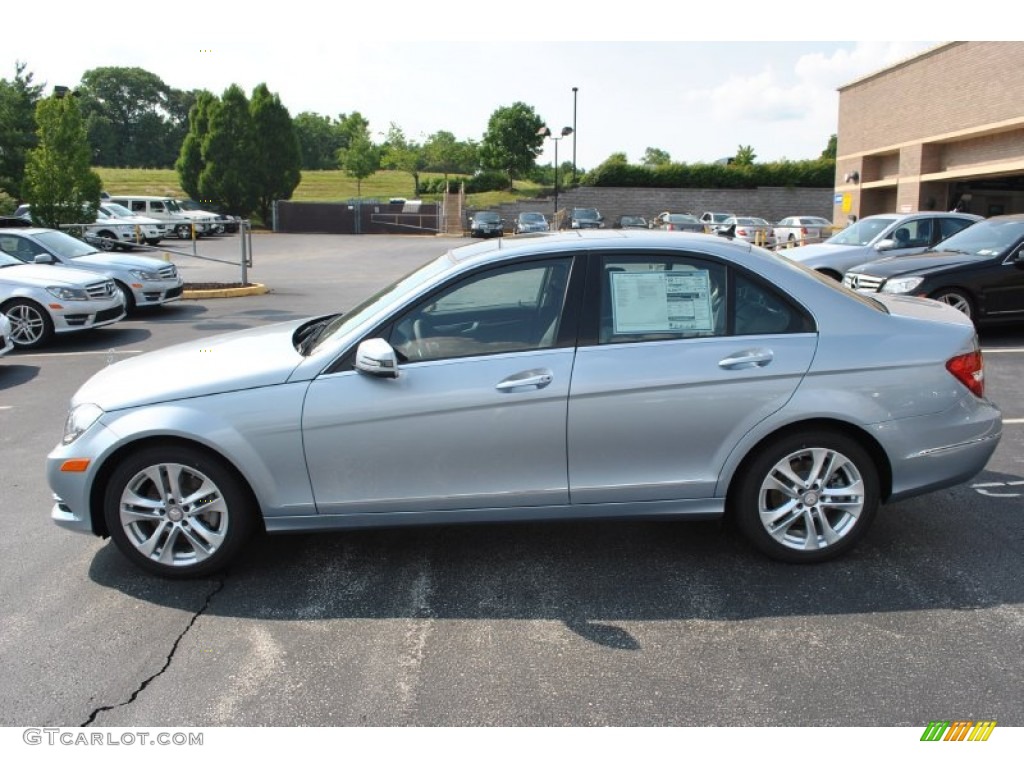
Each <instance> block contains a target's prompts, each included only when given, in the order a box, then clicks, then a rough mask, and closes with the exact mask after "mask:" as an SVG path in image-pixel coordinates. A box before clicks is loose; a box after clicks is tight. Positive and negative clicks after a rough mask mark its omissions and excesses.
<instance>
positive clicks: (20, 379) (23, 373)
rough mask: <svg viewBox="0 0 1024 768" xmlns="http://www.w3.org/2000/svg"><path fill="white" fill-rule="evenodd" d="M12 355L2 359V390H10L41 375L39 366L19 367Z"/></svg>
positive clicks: (0, 381)
mask: <svg viewBox="0 0 1024 768" xmlns="http://www.w3.org/2000/svg"><path fill="white" fill-rule="evenodd" d="M15 359H16V358H14V359H12V358H11V357H10V355H7V356H5V357H3V358H0V389H10V388H13V387H17V386H18V385H20V384H25V383H26V382H29V381H32V379H34V378H35V377H36V376H38V375H39V366H37V365H19V364H18V363H16V362H14V360H15Z"/></svg>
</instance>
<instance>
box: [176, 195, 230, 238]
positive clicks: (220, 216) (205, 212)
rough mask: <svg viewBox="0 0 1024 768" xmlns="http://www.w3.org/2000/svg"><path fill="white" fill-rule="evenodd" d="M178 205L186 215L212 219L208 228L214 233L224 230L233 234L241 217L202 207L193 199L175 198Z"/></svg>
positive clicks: (205, 219) (219, 233)
mask: <svg viewBox="0 0 1024 768" xmlns="http://www.w3.org/2000/svg"><path fill="white" fill-rule="evenodd" d="M175 202H176V203H177V204H178V205H179V207H180V208H181V209H182V210H183V211H185V213H186V215H190V216H201V217H203V221H209V220H211V219H212V221H213V224H212V225H211V227H210V230H211V231H212V232H213V234H215V235H223V234H224V233H225V232H228V233H231V234H234V233H235V232H237V231H238V226H239V224H238V223H239V222H240V221H241V219H240V218H239V217H238V216H230V215H228V214H226V213H218V212H216V211H211V210H209V209H208V208H204V207H203V206H201V205H200V204H199V203H197V202H196V201H195V200H175Z"/></svg>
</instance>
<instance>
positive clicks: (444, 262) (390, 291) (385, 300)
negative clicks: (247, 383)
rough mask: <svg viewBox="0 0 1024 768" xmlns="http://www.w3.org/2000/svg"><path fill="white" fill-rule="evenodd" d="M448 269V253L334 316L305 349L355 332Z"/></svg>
mask: <svg viewBox="0 0 1024 768" xmlns="http://www.w3.org/2000/svg"><path fill="white" fill-rule="evenodd" d="M451 266H452V259H451V256H450V255H449V254H445V255H444V256H441V257H440V258H437V259H434V260H433V261H430V262H427V263H426V264H424V265H423V266H422V267H419V268H418V269H415V270H413V271H412V272H410V273H409V274H408V275H406V276H405V277H403V278H402V279H400V280H398V281H397V282H394V283H392V284H391V285H389V286H388V287H387V288H384V289H382V290H380V291H378V292H377V293H375V294H374V295H373V296H371V297H370V298H368V299H367V300H366V301H364V302H363V303H362V304H359V305H357V306H356V307H354V308H353V309H352V310H350V311H349V312H346V313H345V314H344V315H337V316H336V317H335V318H333V319H332V320H331V321H330V322H329V323H328V324H327V325H326V326H324V329H323V331H321V332H320V334H319V335H318V337H317V338H316V341H315V342H314V343H313V344H312V346H311V347H310V348H309V353H312V352H315V351H316V349H317V348H318V347H319V346H320V345H321V344H323V343H324V342H325V341H326V340H327V339H329V338H331V337H332V336H337V335H339V334H340V335H342V336H344V335H345V334H347V333H349V332H350V331H353V330H355V329H356V328H358V327H359V326H360V325H361V324H362V323H364V322H365V321H366V320H368V319H369V318H371V317H373V316H374V315H375V314H377V312H379V311H381V310H382V309H384V308H385V307H387V306H388V305H390V304H391V303H392V302H394V301H396V300H399V299H401V297H403V296H405V295H407V294H411V293H413V292H415V291H416V289H417V288H419V286H421V285H423V284H425V283H427V282H429V281H430V280H433V279H434V277H435V276H437V275H439V274H441V273H442V272H445V271H447V270H448V269H450V268H451Z"/></svg>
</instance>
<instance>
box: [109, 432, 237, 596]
mask: <svg viewBox="0 0 1024 768" xmlns="http://www.w3.org/2000/svg"><path fill="white" fill-rule="evenodd" d="M253 506H254V505H253V502H252V500H251V495H250V494H249V492H248V490H247V488H246V486H245V485H244V483H243V482H242V481H241V480H240V479H239V478H238V476H237V474H235V472H234V471H232V470H231V469H230V468H229V467H228V466H227V465H226V464H225V463H224V462H223V461H222V460H220V459H219V458H217V457H215V456H213V455H211V454H208V453H206V452H204V451H202V450H199V449H192V448H188V447H183V446H152V447H149V448H144V449H143V450H141V451H138V452H136V453H132V454H129V455H128V456H126V457H125V458H124V459H122V460H121V462H120V463H119V464H118V465H117V467H116V468H115V469H114V472H113V474H112V475H111V477H110V481H109V482H108V484H107V487H106V492H105V495H104V506H103V510H104V516H105V519H106V524H107V530H108V531H109V532H110V535H111V538H113V539H114V543H115V544H116V545H117V547H118V549H120V550H121V551H122V552H123V553H124V555H125V556H126V557H127V558H128V559H129V560H131V561H132V562H133V563H135V564H136V565H138V566H139V567H141V568H143V569H144V570H147V571H149V572H150V573H153V574H156V575H158V576H165V577H170V578H188V577H196V576H206V575H209V574H211V573H214V572H216V571H218V570H221V569H223V568H224V566H225V565H227V563H228V562H229V561H230V560H231V558H232V557H234V555H235V554H236V553H237V552H238V550H239V549H240V548H241V546H242V544H243V543H244V541H245V539H246V538H247V537H248V536H249V534H250V532H251V531H252V528H253V516H254V514H255V509H253Z"/></svg>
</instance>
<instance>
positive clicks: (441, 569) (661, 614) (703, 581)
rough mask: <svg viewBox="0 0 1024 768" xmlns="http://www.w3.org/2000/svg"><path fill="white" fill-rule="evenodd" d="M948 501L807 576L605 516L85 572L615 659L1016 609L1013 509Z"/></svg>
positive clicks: (878, 532) (236, 605) (415, 531)
mask: <svg viewBox="0 0 1024 768" xmlns="http://www.w3.org/2000/svg"><path fill="white" fill-rule="evenodd" d="M948 493H950V494H951V495H952V498H951V499H950V503H948V504H942V505H941V506H937V505H936V504H935V499H934V497H932V498H931V499H928V498H927V497H926V498H924V499H914V500H911V501H907V502H902V503H899V504H894V505H891V506H889V507H884V508H883V509H882V512H881V513H880V515H879V517H878V519H877V520H876V521H875V524H874V526H873V528H872V530H871V531H870V533H869V535H868V537H867V538H866V539H865V541H863V542H862V543H861V545H860V546H859V547H858V548H856V549H854V550H853V551H852V552H850V553H849V554H847V555H846V556H844V557H842V558H840V559H838V560H836V561H833V562H829V563H824V564H820V565H813V566H796V565H787V564H783V563H778V562H774V561H772V560H769V559H767V558H765V557H763V556H761V555H760V554H758V553H757V552H755V551H753V550H752V549H751V548H750V547H748V546H747V544H746V543H745V542H744V541H742V540H740V539H739V538H738V536H737V535H736V534H734V533H732V531H731V530H730V528H729V527H728V526H725V525H723V524H721V523H718V522H702V523H694V522H690V523H683V522H644V521H621V522H618V521H601V522H571V523H541V524H537V523H529V524H526V523H524V524H514V525H505V524H493V525H475V526H454V525H453V526H431V527H422V528H417V527H412V528H403V529H381V530H359V531H352V532H343V533H331V534H300V535H289V536H265V535H263V536H258V537H256V538H255V539H253V540H252V541H250V542H249V543H248V545H247V546H246V548H245V549H244V551H243V552H242V554H241V556H240V557H239V558H238V559H237V560H236V562H235V563H234V564H233V565H232V566H231V568H230V569H229V570H228V571H227V572H226V573H225V574H223V575H222V576H220V577H219V578H218V579H204V580H199V581H198V582H196V581H184V582H181V581H169V580H162V579H159V578H155V577H150V576H147V575H144V574H142V573H141V572H140V571H139V570H137V569H136V568H135V567H134V566H132V565H130V564H129V563H128V561H127V560H125V559H124V558H123V557H122V556H121V555H120V553H119V552H118V551H117V550H116V548H115V547H114V546H113V545H112V544H108V546H106V547H104V548H103V549H101V550H100V551H99V552H98V553H97V555H96V556H95V558H94V560H93V563H92V566H91V568H90V577H91V578H92V579H93V580H94V581H95V582H96V583H97V584H100V585H102V586H105V587H108V588H110V589H115V590H118V591H121V592H123V593H125V594H127V595H130V596H132V597H135V598H137V599H140V600H146V601H150V602H153V603H155V604H158V605H161V606H173V607H182V600H183V596H186V597H187V599H186V600H185V602H186V603H189V601H192V602H191V603H190V604H191V605H192V607H193V609H194V610H199V608H200V607H201V606H202V605H203V604H202V603H196V602H195V601H196V600H197V598H196V594H197V585H205V591H204V590H203V589H199V590H198V591H199V592H200V593H202V594H207V595H208V594H210V593H211V590H212V589H213V585H218V586H219V587H220V588H219V590H218V591H216V594H215V595H214V597H213V598H212V599H211V600H210V602H209V605H208V606H207V608H206V613H208V614H210V615H214V616H230V617H244V618H248V619H257V620H267V621H294V620H321V619H324V620H326V619H339V618H357V619H395V618H398V619H416V618H431V619H485V620H504V619H515V620H553V621H558V622H561V623H562V624H563V625H564V626H565V627H566V628H568V629H569V630H571V631H572V632H574V633H576V634H577V635H578V636H580V637H582V638H584V639H586V640H588V641H590V642H592V643H595V644H597V645H601V646H605V647H609V648H614V649H618V650H623V651H635V650H640V649H641V646H640V644H639V642H638V641H637V639H636V638H635V637H634V636H633V635H632V634H630V632H629V631H628V629H626V628H624V627H622V626H619V624H620V623H624V622H633V621H687V620H700V621H714V622H723V621H725V622H731V621H744V620H748V619H755V618H764V617H788V616H801V615H832V614H849V615H856V614H870V613H886V612H892V611H921V610H937V609H943V610H976V609H980V608H987V607H990V606H998V605H1009V604H1019V603H1021V602H1024V581H1021V580H1019V579H1017V578H1015V577H1014V576H1013V575H1012V574H1008V573H1007V569H1006V567H1005V564H1006V563H1008V562H1016V561H1018V560H1019V559H1020V556H1021V544H1020V542H1022V541H1024V516H1021V515H1020V505H1019V503H1013V500H1012V499H984V498H983V497H982V496H980V495H978V494H977V493H976V492H975V491H974V490H973V489H972V488H971V487H969V486H960V487H958V488H956V489H952V490H951V491H949V492H948ZM1017 501H1018V502H1019V500H1017ZM979 508H981V509H982V510H983V511H982V512H972V510H976V509H979ZM965 516H969V520H970V522H969V523H968V522H966V521H965Z"/></svg>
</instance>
